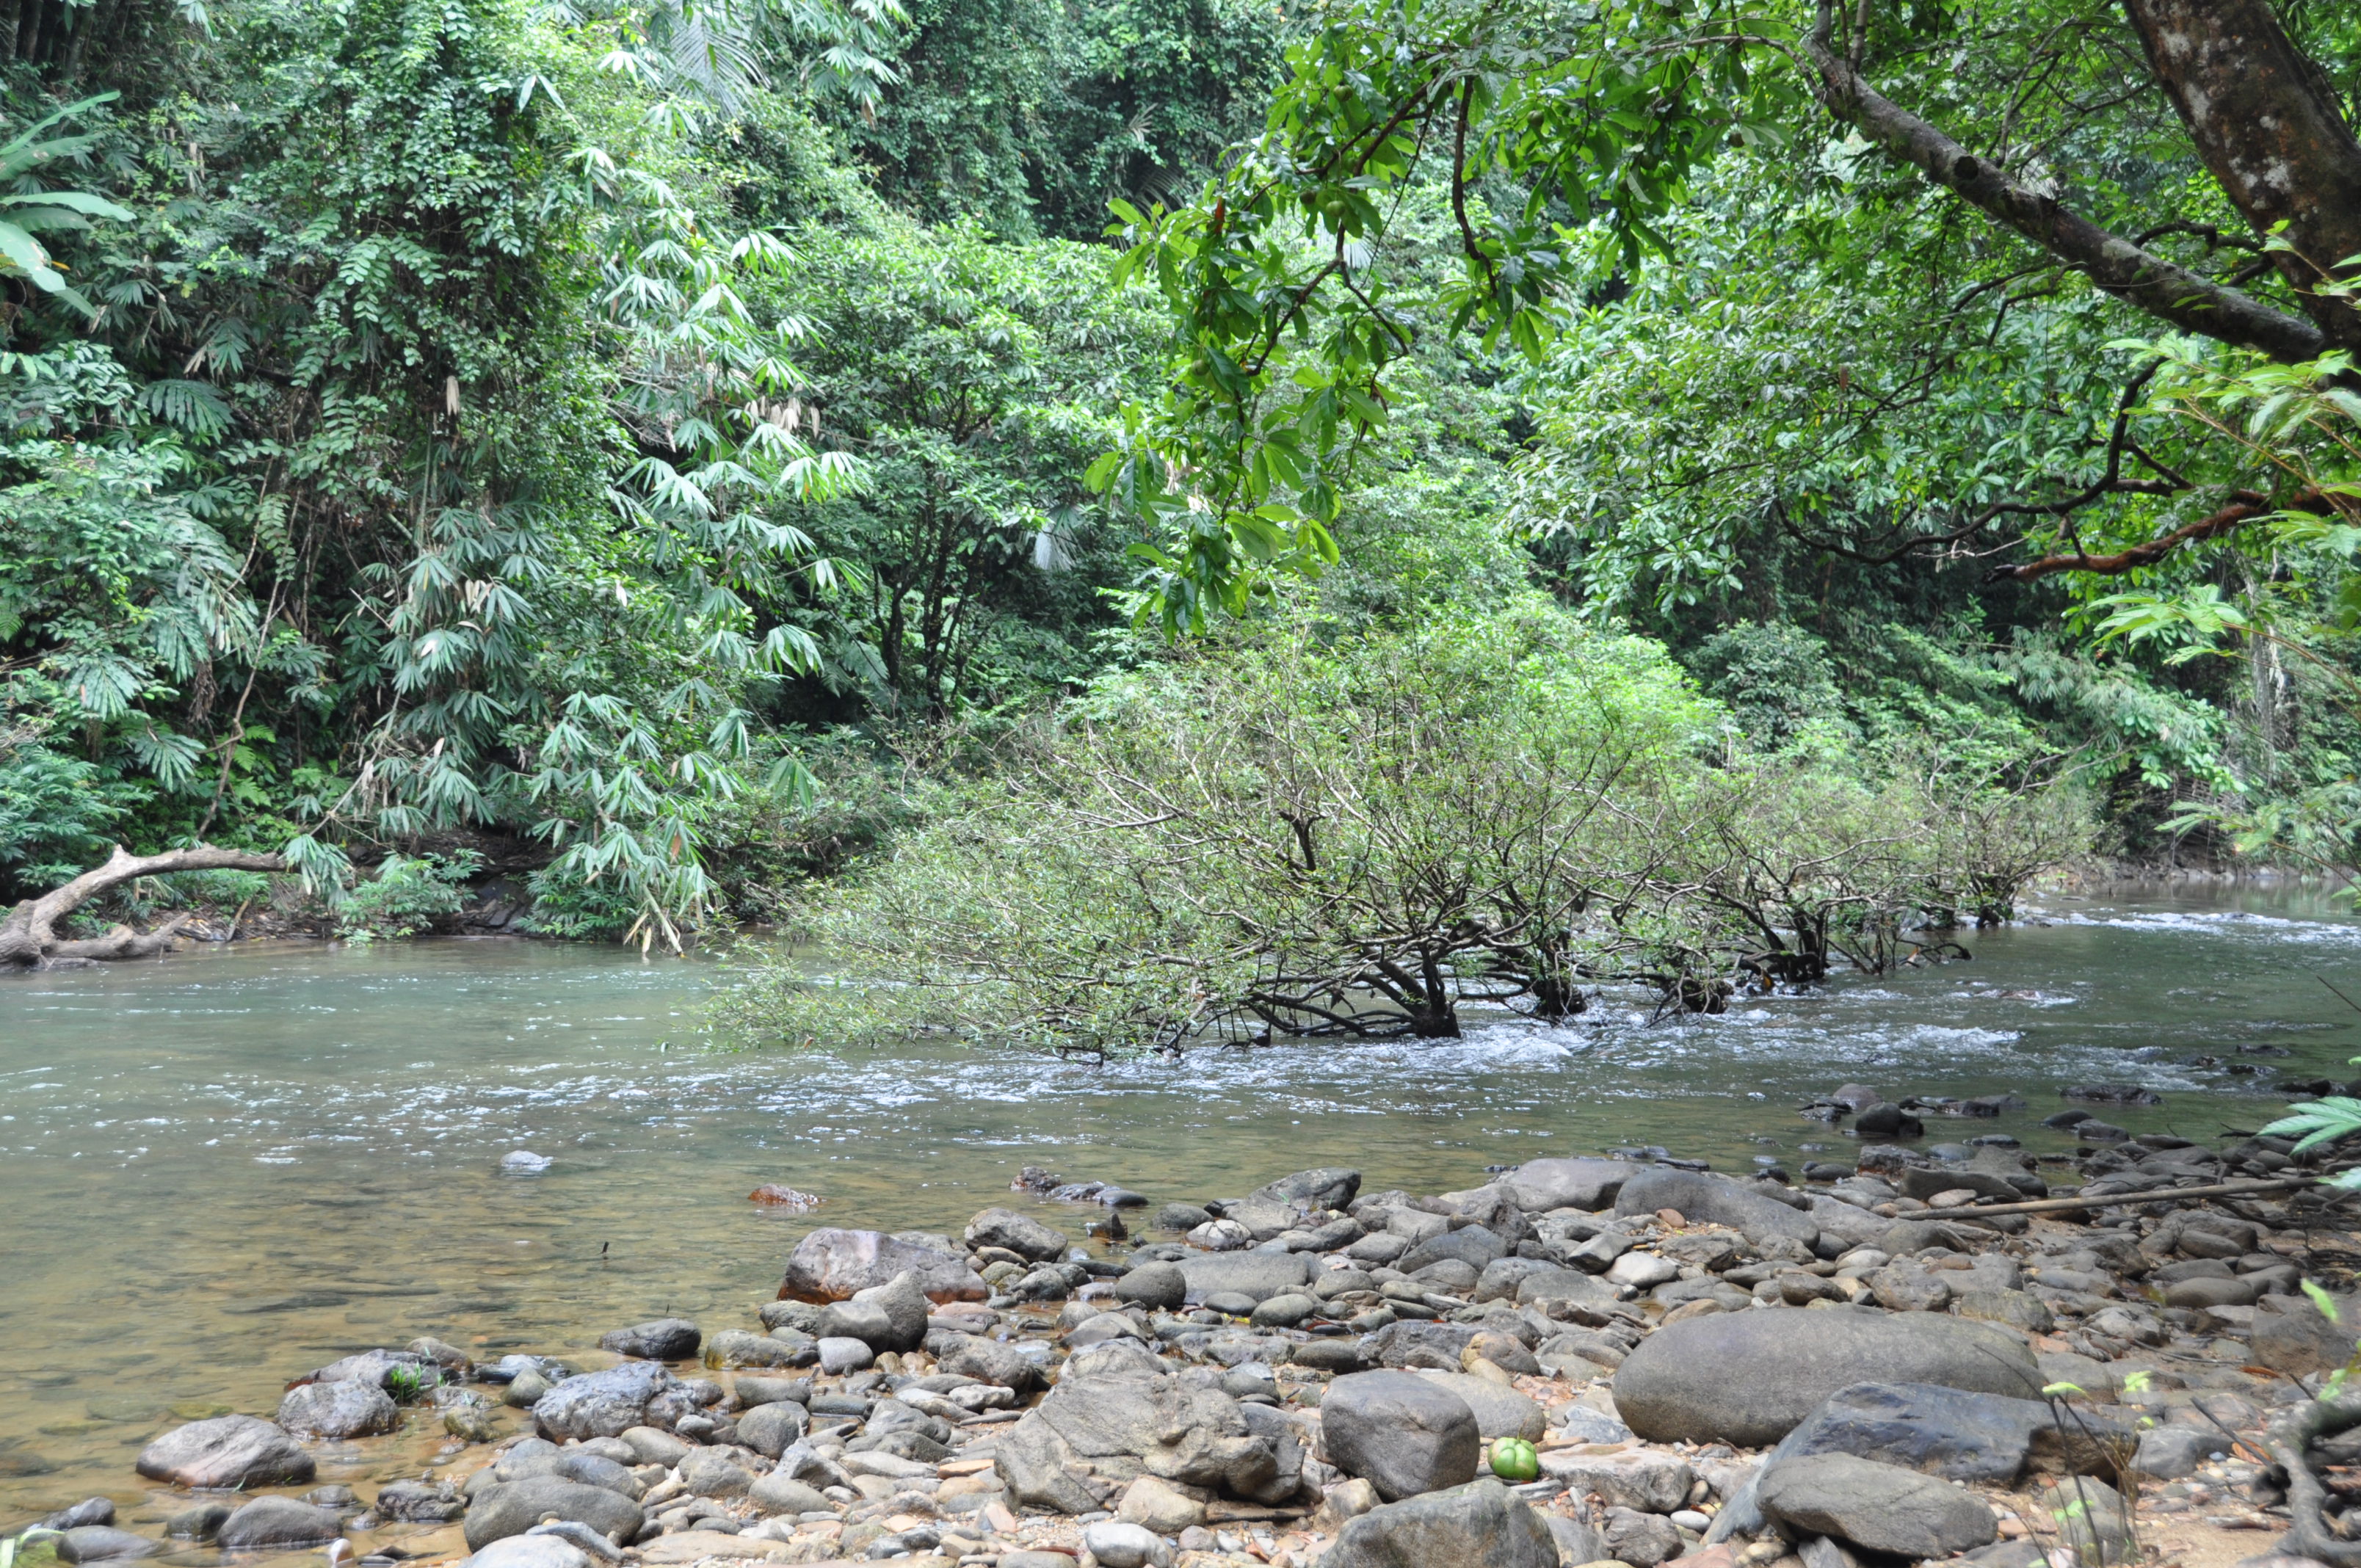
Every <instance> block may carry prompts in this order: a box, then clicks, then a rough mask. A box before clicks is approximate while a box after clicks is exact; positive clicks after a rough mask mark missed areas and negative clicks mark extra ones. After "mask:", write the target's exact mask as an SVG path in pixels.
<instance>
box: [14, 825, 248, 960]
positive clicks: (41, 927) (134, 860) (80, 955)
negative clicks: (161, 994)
mask: <svg viewBox="0 0 2361 1568" xmlns="http://www.w3.org/2000/svg"><path fill="white" fill-rule="evenodd" d="M286 869H287V862H286V861H283V860H281V859H280V857H278V856H277V855H262V854H257V853H255V852H254V851H253V850H217V849H215V848H214V847H213V846H212V845H210V844H199V845H196V846H195V847H193V848H192V849H187V850H167V851H166V852H164V853H163V854H160V855H134V854H131V853H129V852H128V851H126V850H125V849H124V848H123V846H122V845H120V844H117V845H116V846H115V852H114V853H113V854H111V855H109V856H108V857H107V858H106V864H104V865H103V866H101V867H99V868H98V869H97V870H96V871H89V872H82V875H80V876H78V877H76V878H74V879H73V881H71V882H70V883H66V884H65V885H64V886H63V887H60V888H56V889H53V890H51V891H50V892H48V893H45V894H41V895H40V896H39V897H38V898H28V899H26V900H25V901H24V902H23V903H21V904H19V905H16V907H15V908H14V909H11V910H10V911H8V913H7V914H6V915H5V916H0V968H14V969H45V968H47V967H49V965H50V964H53V963H55V962H57V961H58V960H59V959H99V960H104V961H113V960H117V959H150V958H159V957H161V956H162V955H163V954H164V953H166V952H168V951H170V948H171V946H172V938H173V936H174V935H175V934H176V933H177V932H178V931H179V930H180V928H181V926H182V925H184V924H185V923H186V922H187V921H188V919H189V916H186V915H176V916H172V917H171V918H170V919H169V920H167V921H165V922H164V924H163V925H161V926H159V927H157V928H156V929H155V930H153V931H150V932H148V933H147V934H145V935H144V936H143V935H140V934H138V933H136V932H134V931H133V930H132V929H131V927H128V926H117V927H115V929H113V930H112V931H109V932H108V933H107V934H106V935H105V936H104V937H93V938H89V939H87V940H83V941H60V940H59V939H58V937H57V934H56V930H55V927H56V926H57V923H58V922H59V921H60V920H62V919H64V918H65V917H66V916H69V915H71V914H72V913H73V912H74V911H75V910H76V909H79V908H80V907H82V905H84V904H86V903H88V902H89V901H90V900H91V899H93V898H95V897H96V896H97V895H98V894H102V893H104V892H105V891H106V890H107V889H109V888H111V887H115V886H118V885H119V884H121V883H126V882H130V881H133V880H134V879H136V878H138V877H143V876H163V875H166V874H168V873H170V872H217V871H238V872H283V871H285V870H286Z"/></svg>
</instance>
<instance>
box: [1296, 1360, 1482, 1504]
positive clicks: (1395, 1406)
mask: <svg viewBox="0 0 2361 1568" xmlns="http://www.w3.org/2000/svg"><path fill="white" fill-rule="evenodd" d="M1320 1430H1321V1434H1322V1441H1323V1442H1325V1443H1326V1444H1327V1448H1328V1462H1329V1463H1330V1464H1334V1466H1336V1468H1337V1469H1339V1470H1342V1471H1343V1472H1345V1474H1346V1475H1358V1476H1360V1477H1362V1478H1363V1479H1364V1480H1366V1481H1367V1482H1368V1483H1369V1484H1370V1485H1371V1486H1375V1487H1376V1488H1377V1489H1378V1496H1379V1497H1383V1498H1385V1499H1386V1501H1388V1502H1393V1501H1396V1500H1397V1499H1399V1498H1402V1497H1417V1496H1418V1495H1419V1494H1420V1493H1422V1492H1433V1491H1439V1490H1441V1489H1442V1488H1444V1487H1445V1486H1461V1485H1464V1484H1465V1483H1466V1482H1467V1481H1469V1480H1472V1479H1473V1478H1474V1477H1475V1475H1476V1460H1477V1453H1478V1451H1479V1450H1480V1449H1481V1448H1482V1446H1483V1438H1482V1435H1481V1433H1480V1431H1478V1429H1477V1422H1476V1412H1475V1411H1473V1410H1471V1409H1468V1408H1467V1401H1466V1400H1465V1399H1463V1398H1460V1397H1459V1396H1458V1395H1456V1394H1455V1393H1453V1392H1452V1391H1451V1390H1450V1389H1448V1388H1444V1387H1438V1386H1437V1385H1435V1384H1433V1383H1431V1382H1429V1381H1427V1380H1426V1379H1425V1378H1423V1377H1419V1376H1413V1375H1411V1373H1407V1372H1356V1373H1355V1374H1354V1375H1353V1376H1349V1377H1339V1378H1337V1379H1336V1380H1335V1381H1334V1383H1331V1384H1330V1385H1329V1386H1328V1393H1327V1395H1326V1397H1325V1398H1323V1399H1322V1400H1321V1401H1320Z"/></svg>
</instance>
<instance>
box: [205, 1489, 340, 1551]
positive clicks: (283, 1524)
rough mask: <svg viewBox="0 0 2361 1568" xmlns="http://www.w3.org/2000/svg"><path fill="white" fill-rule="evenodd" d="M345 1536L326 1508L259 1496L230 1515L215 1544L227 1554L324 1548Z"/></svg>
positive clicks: (288, 1499)
mask: <svg viewBox="0 0 2361 1568" xmlns="http://www.w3.org/2000/svg"><path fill="white" fill-rule="evenodd" d="M341 1533H343V1532H342V1530H340V1529H339V1528H338V1525H337V1522H336V1516H335V1514H333V1513H331V1512H329V1511H328V1510H327V1509H326V1508H313V1506H312V1505H311V1504H309V1503H306V1502H302V1501H299V1500H298V1499H296V1498H293V1497H257V1498H255V1499H254V1501H252V1502H250V1503H248V1504H247V1505H246V1506H245V1507H244V1508H240V1509H238V1510H237V1512H236V1513H234V1514H232V1515H230V1516H229V1522H228V1523H227V1524H225V1525H223V1526H222V1528H221V1534H220V1535H219V1536H218V1537H216V1538H215V1539H214V1545H216V1546H219V1547H220V1548H222V1550H224V1551H225V1552H260V1551H264V1550H266V1549H277V1550H279V1551H282V1552H284V1551H291V1550H292V1549H294V1548H296V1547H299V1546H324V1545H325V1544H326V1543H327V1542H329V1541H334V1540H335V1539H336V1537H337V1536H338V1535H339V1534H341Z"/></svg>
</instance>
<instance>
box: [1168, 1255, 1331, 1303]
mask: <svg viewBox="0 0 2361 1568" xmlns="http://www.w3.org/2000/svg"><path fill="white" fill-rule="evenodd" d="M1176 1267H1178V1268H1179V1269H1180V1277H1181V1280H1182V1281H1183V1282H1184V1283H1185V1284H1186V1286H1187V1287H1188V1296H1187V1298H1186V1299H1189V1300H1195V1301H1202V1300H1203V1299H1205V1298H1206V1297H1208V1296H1212V1295H1217V1294H1220V1293H1223V1292H1234V1293H1235V1294H1237V1295H1240V1296H1249V1297H1252V1298H1253V1299H1254V1300H1255V1301H1256V1302H1257V1304H1259V1303H1261V1302H1264V1301H1268V1300H1269V1299H1271V1298H1272V1297H1273V1296H1290V1295H1293V1294H1294V1293H1295V1292H1297V1291H1299V1290H1301V1289H1302V1288H1304V1287H1305V1286H1307V1285H1309V1284H1311V1283H1312V1259H1311V1258H1310V1257H1309V1256H1307V1255H1304V1254H1302V1253H1300V1252H1208V1253H1200V1254H1197V1255H1194V1256H1191V1257H1184V1258H1182V1259H1181V1260H1180V1262H1179V1263H1178V1264H1177V1265H1176Z"/></svg>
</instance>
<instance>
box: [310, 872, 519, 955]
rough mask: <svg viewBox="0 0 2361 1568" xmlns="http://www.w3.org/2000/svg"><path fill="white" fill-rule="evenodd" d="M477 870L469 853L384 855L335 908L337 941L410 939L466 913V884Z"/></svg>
mask: <svg viewBox="0 0 2361 1568" xmlns="http://www.w3.org/2000/svg"><path fill="white" fill-rule="evenodd" d="M482 864H483V861H482V859H481V858H480V857H479V856H477V855H475V854H473V853H461V854H456V855H452V856H449V857H447V858H446V857H445V856H441V855H421V856H418V857H416V858H414V859H413V858H412V857H410V856H406V855H388V856H387V857H386V858H385V861H384V863H383V864H382V865H380V866H379V867H378V869H377V875H375V876H373V877H371V878H369V879H368V881H367V882H364V883H359V884H357V886H355V887H354V888H353V890H352V891H351V892H350V893H348V894H346V895H345V897H344V899H343V900H342V901H341V902H340V903H339V904H337V905H336V911H335V913H336V935H337V937H338V938H341V939H342V940H344V941H347V942H371V941H376V940H378V939H379V938H391V937H414V936H416V935H417V934H418V933H419V932H421V931H423V930H425V929H427V928H428V927H431V926H433V925H434V922H436V921H437V920H441V919H445V918H447V917H448V916H453V915H456V914H457V913H459V911H460V910H461V909H462V908H464V907H466V905H467V893H466V891H465V884H466V883H467V880H468V879H469V878H471V877H473V876H474V875H475V874H476V872H478V870H480V869H481V867H482Z"/></svg>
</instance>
